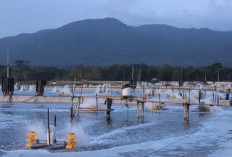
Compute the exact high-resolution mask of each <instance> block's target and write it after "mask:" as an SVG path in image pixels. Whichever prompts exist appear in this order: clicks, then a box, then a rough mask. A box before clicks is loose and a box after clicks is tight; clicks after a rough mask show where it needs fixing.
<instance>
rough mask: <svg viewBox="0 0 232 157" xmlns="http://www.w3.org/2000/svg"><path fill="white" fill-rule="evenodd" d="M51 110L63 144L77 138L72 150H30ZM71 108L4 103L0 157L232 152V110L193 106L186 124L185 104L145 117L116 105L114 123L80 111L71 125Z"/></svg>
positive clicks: (0, 112) (43, 133) (0, 109)
mask: <svg viewBox="0 0 232 157" xmlns="http://www.w3.org/2000/svg"><path fill="white" fill-rule="evenodd" d="M101 106H102V107H104V106H103V105H101ZM47 108H50V121H51V124H53V117H54V115H55V114H56V116H57V127H56V129H55V130H56V138H57V140H58V141H64V140H67V139H66V136H67V134H68V133H69V132H74V133H75V134H76V135H77V136H78V139H77V145H76V148H75V149H74V150H72V151H71V152H70V151H67V150H59V151H50V150H36V151H30V150H28V149H27V148H26V147H25V145H26V138H27V133H28V132H29V131H32V130H33V131H36V133H37V135H38V136H37V137H38V138H39V139H46V129H47V128H46V126H47V119H46V118H47ZM69 108H70V105H69V104H12V103H5V104H0V139H1V140H0V150H1V151H0V156H1V155H4V156H19V155H21V156H41V155H45V156H57V155H58V156H69V155H70V156H72V155H76V156H217V154H220V155H221V154H222V153H220V152H221V151H222V150H224V149H225V150H224V151H222V152H224V153H225V152H227V153H230V152H228V148H227V147H228V145H230V143H232V125H231V123H232V114H231V113H232V112H231V109H230V108H223V107H212V108H211V112H210V113H203V112H196V111H195V108H196V107H195V106H191V108H190V111H191V112H190V119H189V121H184V120H183V106H175V105H170V106H166V108H167V109H168V110H162V111H156V112H152V111H150V110H149V109H147V110H146V111H145V117H144V119H143V118H140V119H138V118H137V113H136V108H135V106H131V107H129V108H127V107H125V106H124V105H117V106H113V109H114V111H113V112H112V113H111V118H110V119H107V118H106V117H105V113H104V112H98V113H79V114H78V115H76V117H75V118H74V119H73V120H72V121H71V120H70V117H69ZM224 156H225V155H224ZM226 156H227V155H226Z"/></svg>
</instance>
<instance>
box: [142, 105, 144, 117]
mask: <svg viewBox="0 0 232 157" xmlns="http://www.w3.org/2000/svg"><path fill="white" fill-rule="evenodd" d="M142 116H143V117H144V101H143V102H142Z"/></svg>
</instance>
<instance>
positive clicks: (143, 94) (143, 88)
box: [143, 84, 145, 101]
mask: <svg viewBox="0 0 232 157" xmlns="http://www.w3.org/2000/svg"><path fill="white" fill-rule="evenodd" d="M144 100H145V89H144V84H143V101H144Z"/></svg>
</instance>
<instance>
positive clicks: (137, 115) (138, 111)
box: [137, 101, 139, 118]
mask: <svg viewBox="0 0 232 157" xmlns="http://www.w3.org/2000/svg"><path fill="white" fill-rule="evenodd" d="M137 116H138V118H139V101H137Z"/></svg>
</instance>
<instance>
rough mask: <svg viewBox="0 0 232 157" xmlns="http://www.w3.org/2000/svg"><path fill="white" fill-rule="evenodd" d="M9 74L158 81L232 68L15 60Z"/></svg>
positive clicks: (222, 73)
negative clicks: (68, 65) (66, 65)
mask: <svg viewBox="0 0 232 157" xmlns="http://www.w3.org/2000/svg"><path fill="white" fill-rule="evenodd" d="M0 72H1V75H5V73H6V66H3V65H0ZM11 75H12V76H13V77H14V78H15V81H16V82H18V81H30V80H37V79H45V80H47V81H56V80H74V79H76V80H106V81H107V80H108V81H126V80H131V79H132V78H134V79H135V80H137V81H150V80H152V79H154V78H157V79H159V80H162V81H180V80H183V81H205V80H207V81H218V79H219V80H220V81H231V80H232V68H231V67H225V66H223V65H222V64H221V63H214V64H212V65H209V66H205V67H180V66H171V65H167V64H165V65H162V66H151V65H146V64H130V65H129V64H125V65H118V64H114V65H109V66H85V65H77V66H75V67H73V68H69V69H64V68H57V67H44V66H30V64H29V62H27V61H24V60H19V61H16V62H15V63H14V65H12V66H11Z"/></svg>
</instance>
